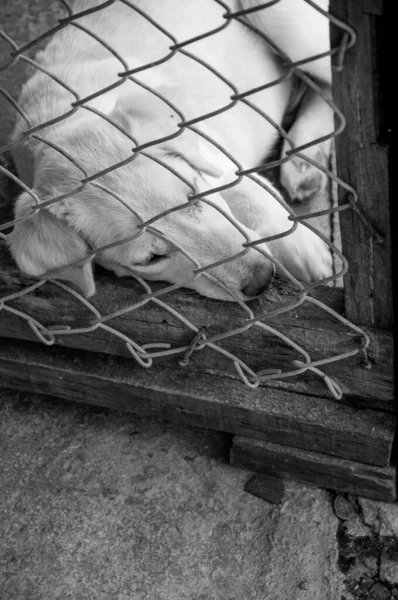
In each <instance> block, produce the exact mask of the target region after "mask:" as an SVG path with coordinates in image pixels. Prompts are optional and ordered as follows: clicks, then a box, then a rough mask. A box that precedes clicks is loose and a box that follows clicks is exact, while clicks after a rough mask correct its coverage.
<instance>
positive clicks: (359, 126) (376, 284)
mask: <svg viewBox="0 0 398 600" xmlns="http://www.w3.org/2000/svg"><path fill="white" fill-rule="evenodd" d="M383 8H384V3H383V2H382V0H356V1H355V2H348V1H347V0H331V2H330V12H331V14H333V15H334V16H336V17H338V18H340V19H342V20H343V21H345V22H347V23H349V24H350V25H351V26H352V27H353V28H354V29H355V30H356V32H357V42H356V44H355V46H354V47H353V48H351V49H350V50H348V52H347V53H346V56H345V60H344V69H343V71H342V72H334V77H333V79H334V86H333V88H334V89H333V97H334V100H335V102H336V104H337V106H338V107H339V108H340V109H341V110H342V112H343V113H344V115H345V117H346V120H347V126H346V129H345V131H344V132H343V133H342V134H341V135H340V136H338V137H337V138H336V154H337V173H338V176H339V177H340V178H341V179H343V180H344V181H346V182H347V183H349V184H350V185H352V187H353V188H354V189H355V190H356V191H357V192H358V208H359V210H360V211H361V212H362V213H363V214H364V216H365V217H366V218H367V219H368V221H369V222H370V223H371V224H372V226H373V227H374V228H375V229H376V230H377V231H378V232H379V233H380V234H381V236H382V238H383V241H382V242H381V243H378V242H377V240H376V238H375V236H374V235H373V234H372V232H371V231H370V229H369V228H368V227H367V226H366V225H365V224H364V222H363V220H362V219H361V218H360V216H359V215H358V214H357V213H356V212H355V211H353V210H346V211H343V212H341V213H340V227H341V237H342V246H343V253H344V255H345V256H346V257H347V259H348V262H349V265H350V267H349V271H348V273H347V275H346V276H345V279H344V285H345V306H346V316H347V318H348V319H350V320H351V321H353V322H355V323H358V324H361V325H369V326H376V327H382V328H391V327H392V318H393V307H392V273H391V235H390V203H389V193H390V192H389V173H388V144H387V143H386V142H387V140H388V135H386V133H387V132H388V124H386V122H385V114H386V110H385V105H384V106H383V102H385V100H384V96H385V86H384V82H383V81H381V78H380V69H381V64H382V61H383V60H384V59H383V57H381V56H380V52H381V50H380V49H381V48H382V47H383V45H382V44H381V41H382V39H383V35H384V36H385V35H386V34H387V22H386V21H387V18H386V17H385V15H384V12H383ZM383 72H384V71H383ZM339 202H340V204H344V203H346V202H347V194H346V191H345V190H344V189H342V188H340V198H339Z"/></svg>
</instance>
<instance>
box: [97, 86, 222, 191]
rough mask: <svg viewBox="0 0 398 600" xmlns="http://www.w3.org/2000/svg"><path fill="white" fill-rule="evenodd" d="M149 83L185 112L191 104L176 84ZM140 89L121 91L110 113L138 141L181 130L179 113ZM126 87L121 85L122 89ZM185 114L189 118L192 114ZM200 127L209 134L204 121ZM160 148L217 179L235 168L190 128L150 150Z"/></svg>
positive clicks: (133, 88)
mask: <svg viewBox="0 0 398 600" xmlns="http://www.w3.org/2000/svg"><path fill="white" fill-rule="evenodd" d="M150 84H151V87H152V89H154V90H155V91H156V93H157V94H159V95H160V96H161V97H163V98H166V99H167V100H168V101H169V102H171V103H172V104H173V105H174V106H176V108H178V109H180V110H181V111H182V113H183V114H184V108H185V109H187V107H188V108H189V107H190V101H189V98H187V95H186V94H185V93H184V92H183V91H182V90H181V89H179V88H178V87H177V86H175V85H172V84H166V83H164V82H163V81H162V80H159V81H157V80H156V79H152V80H151V81H150ZM137 88H138V86H136V87H132V88H131V87H130V88H126V89H127V91H126V92H124V93H121V94H120V96H119V97H118V100H117V102H116V103H115V106H114V109H113V111H112V112H111V113H110V115H109V116H110V117H111V118H112V120H114V121H115V122H117V123H118V124H119V125H120V126H122V127H123V129H125V130H126V131H127V132H128V133H130V134H131V135H133V136H134V137H136V139H137V140H138V141H139V143H146V142H148V141H151V140H154V139H157V138H161V137H162V136H164V137H167V136H169V135H171V134H173V133H175V132H176V131H178V126H177V124H178V123H179V121H180V120H181V119H180V115H179V114H178V113H177V112H175V111H174V110H173V109H172V108H171V107H170V106H168V104H167V103H165V102H163V101H162V100H161V99H160V98H159V97H158V96H156V95H155V94H152V93H150V92H148V91H147V90H144V89H142V88H138V89H137ZM123 89H124V88H123V86H122V92H123ZM128 90H130V91H128ZM189 112H190V113H191V112H192V109H190V110H189ZM185 116H186V117H187V118H189V115H188V116H187V115H185ZM200 129H201V131H203V132H204V133H205V134H206V125H205V124H203V123H201V125H200ZM158 149H160V150H161V151H164V152H166V153H167V152H168V153H172V154H176V155H182V156H184V157H185V159H186V160H187V161H188V162H190V163H191V164H192V165H193V166H194V167H195V168H196V169H198V171H200V172H201V173H203V174H204V175H208V176H210V177H214V178H216V179H218V178H220V177H221V176H223V175H224V174H225V173H226V172H228V171H230V170H231V169H233V167H234V163H233V162H232V161H230V160H229V159H228V158H227V156H226V155H225V154H224V153H223V152H222V151H220V150H218V149H217V147H216V146H215V145H214V144H212V143H211V142H209V141H207V140H206V138H205V137H203V136H201V135H200V134H197V133H195V132H194V131H192V130H190V129H188V128H186V129H185V130H184V131H183V133H181V134H180V135H179V136H176V137H175V138H172V139H170V140H169V141H168V142H165V143H162V144H160V146H154V147H153V148H149V149H148V152H151V151H155V152H156V151H157V150H158Z"/></svg>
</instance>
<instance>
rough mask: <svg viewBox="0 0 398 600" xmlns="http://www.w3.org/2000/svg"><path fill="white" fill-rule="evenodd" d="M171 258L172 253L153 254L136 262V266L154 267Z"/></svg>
mask: <svg viewBox="0 0 398 600" xmlns="http://www.w3.org/2000/svg"><path fill="white" fill-rule="evenodd" d="M168 258H170V254H151V255H150V256H148V257H147V258H145V260H143V261H141V262H134V263H132V266H134V267H153V266H155V265H158V264H159V263H161V262H164V261H165V260H167V259H168Z"/></svg>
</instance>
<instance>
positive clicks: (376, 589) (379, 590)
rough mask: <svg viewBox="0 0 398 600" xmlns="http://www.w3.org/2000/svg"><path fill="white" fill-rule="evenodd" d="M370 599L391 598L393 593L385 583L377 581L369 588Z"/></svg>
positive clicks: (388, 599)
mask: <svg viewBox="0 0 398 600" xmlns="http://www.w3.org/2000/svg"><path fill="white" fill-rule="evenodd" d="M368 599H369V600H390V599H391V594H390V592H389V590H388V589H387V588H386V586H385V585H383V584H382V583H375V584H374V585H372V587H371V588H370V590H369V595H368Z"/></svg>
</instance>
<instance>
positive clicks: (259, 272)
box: [241, 263, 275, 298]
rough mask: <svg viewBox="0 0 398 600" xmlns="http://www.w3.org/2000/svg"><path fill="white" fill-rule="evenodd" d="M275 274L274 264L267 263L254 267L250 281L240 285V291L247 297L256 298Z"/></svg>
mask: <svg viewBox="0 0 398 600" xmlns="http://www.w3.org/2000/svg"><path fill="white" fill-rule="evenodd" d="M274 275H275V265H274V264H273V263H269V264H266V265H261V267H260V266H258V267H256V269H255V270H254V272H253V273H252V276H251V278H250V281H248V282H247V283H246V284H245V285H244V286H243V287H242V290H241V291H242V293H243V294H244V295H245V296H247V297H248V298H256V297H257V296H261V294H263V293H264V292H265V290H266V289H267V288H268V286H269V284H270V283H271V281H272V279H273V277H274Z"/></svg>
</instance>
